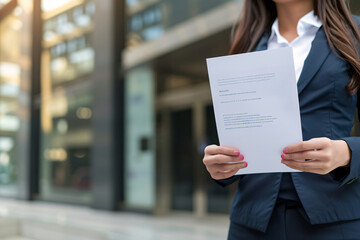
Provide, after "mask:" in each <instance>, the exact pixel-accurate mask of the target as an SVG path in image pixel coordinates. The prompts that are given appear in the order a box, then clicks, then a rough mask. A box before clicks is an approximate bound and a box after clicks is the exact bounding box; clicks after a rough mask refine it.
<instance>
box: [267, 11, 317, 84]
mask: <svg viewBox="0 0 360 240" xmlns="http://www.w3.org/2000/svg"><path fill="white" fill-rule="evenodd" d="M321 26H322V22H321V21H320V20H319V18H318V17H317V16H315V14H314V11H311V12H309V13H308V14H306V15H305V16H303V17H302V18H301V19H300V20H299V22H298V24H297V33H298V37H297V38H295V39H294V40H293V41H292V42H291V43H289V42H288V40H286V39H285V38H284V37H283V36H281V34H280V31H279V22H278V19H276V20H275V22H274V23H273V25H272V28H271V35H270V38H269V40H268V50H270V49H275V48H280V47H292V49H293V53H294V64H295V74H296V81H299V78H300V74H301V72H302V69H303V67H304V62H305V59H306V58H307V56H308V55H309V53H310V49H311V43H312V41H313V40H314V39H315V35H316V33H317V31H318V30H319V28H320V27H321Z"/></svg>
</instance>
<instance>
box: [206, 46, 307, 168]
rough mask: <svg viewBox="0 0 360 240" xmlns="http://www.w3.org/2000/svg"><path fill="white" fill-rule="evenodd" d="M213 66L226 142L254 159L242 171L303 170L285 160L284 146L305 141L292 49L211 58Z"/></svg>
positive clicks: (220, 130) (218, 121)
mask: <svg viewBox="0 0 360 240" xmlns="http://www.w3.org/2000/svg"><path fill="white" fill-rule="evenodd" d="M207 66H208V72H209V79H210V87H211V94H212V99H213V106H214V112H215V118H216V126H217V131H218V135H219V140H220V145H223V146H229V147H235V148H237V149H239V150H240V152H241V154H243V155H244V156H245V161H246V162H248V167H247V168H245V169H240V170H239V172H238V173H237V174H250V173H269V172H298V171H297V170H294V169H291V168H289V167H287V166H285V165H284V164H282V163H281V154H282V152H283V149H284V148H285V147H286V146H288V145H291V144H295V143H297V142H300V141H302V132H301V121H300V110H299V99H298V91H297V85H296V77H295V70H294V60H293V52H292V49H291V48H279V49H275V50H268V51H261V52H253V53H245V54H238V55H231V56H224V57H216V58H209V59H207ZM230 164H231V163H230Z"/></svg>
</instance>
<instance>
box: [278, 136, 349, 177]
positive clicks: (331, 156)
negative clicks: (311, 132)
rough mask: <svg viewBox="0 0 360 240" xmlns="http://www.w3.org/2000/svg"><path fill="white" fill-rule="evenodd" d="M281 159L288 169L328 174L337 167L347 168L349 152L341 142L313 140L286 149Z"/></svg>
mask: <svg viewBox="0 0 360 240" xmlns="http://www.w3.org/2000/svg"><path fill="white" fill-rule="evenodd" d="M281 158H282V160H281V162H282V163H283V164H285V165H286V166H288V167H290V168H293V169H297V170H300V171H304V172H312V173H317V174H328V173H329V172H331V171H332V170H334V169H336V168H338V167H345V166H349V164H350V158H351V152H350V149H349V147H348V145H347V143H346V142H345V141H343V140H331V139H329V138H313V139H310V140H309V141H303V142H299V143H296V144H293V145H290V146H288V147H286V148H285V149H284V154H282V155H281ZM305 160H306V161H305Z"/></svg>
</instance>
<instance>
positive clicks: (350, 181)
mask: <svg viewBox="0 0 360 240" xmlns="http://www.w3.org/2000/svg"><path fill="white" fill-rule="evenodd" d="M358 179H359V178H357V177H356V178H353V179H351V180H349V181H348V182H347V183H346V184H352V183H353V182H355V181H356V180H358Z"/></svg>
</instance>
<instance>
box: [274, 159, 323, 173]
mask: <svg viewBox="0 0 360 240" xmlns="http://www.w3.org/2000/svg"><path fill="white" fill-rule="evenodd" d="M281 162H282V163H284V164H285V165H286V166H288V167H289V168H292V169H296V170H300V171H304V172H315V171H316V172H321V171H323V170H324V169H323V168H322V167H321V166H322V162H321V161H320V160H311V161H307V162H305V161H304V162H299V161H293V160H283V161H281Z"/></svg>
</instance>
